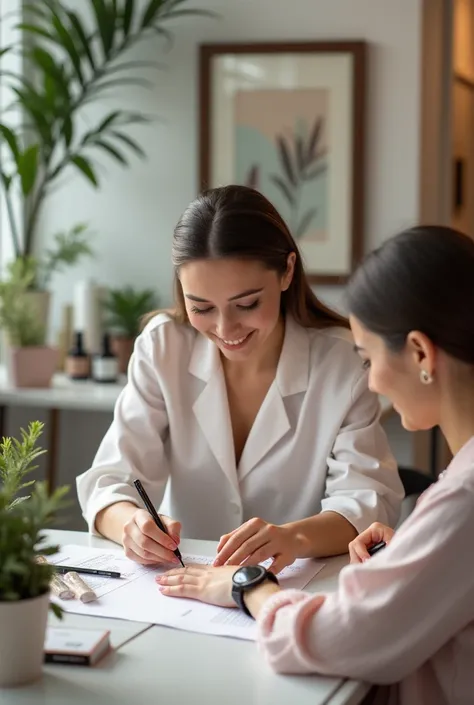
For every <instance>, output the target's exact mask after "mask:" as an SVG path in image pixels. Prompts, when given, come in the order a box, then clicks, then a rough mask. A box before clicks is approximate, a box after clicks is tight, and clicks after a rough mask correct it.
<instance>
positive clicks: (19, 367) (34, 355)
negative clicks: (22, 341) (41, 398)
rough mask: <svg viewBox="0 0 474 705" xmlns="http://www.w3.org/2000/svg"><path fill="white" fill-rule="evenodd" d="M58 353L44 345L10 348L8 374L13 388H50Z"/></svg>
mask: <svg viewBox="0 0 474 705" xmlns="http://www.w3.org/2000/svg"><path fill="white" fill-rule="evenodd" d="M58 355H59V352H58V350H57V349H56V348H50V347H48V346H46V345H42V346H38V347H37V346H31V347H27V348H16V347H13V346H12V347H10V348H9V350H8V358H9V359H8V365H7V367H8V373H9V377H10V381H11V383H12V384H13V386H14V387H41V388H45V387H50V386H51V381H52V379H53V375H54V372H55V370H56V367H57V364H58Z"/></svg>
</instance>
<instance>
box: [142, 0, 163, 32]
mask: <svg viewBox="0 0 474 705" xmlns="http://www.w3.org/2000/svg"><path fill="white" fill-rule="evenodd" d="M163 4H164V3H163V0H150V2H149V3H148V6H147V8H146V9H145V12H144V13H143V17H142V21H141V26H142V27H150V25H152V24H153V23H154V21H155V19H156V15H157V14H158V12H159V11H160V9H161V7H162V5H163Z"/></svg>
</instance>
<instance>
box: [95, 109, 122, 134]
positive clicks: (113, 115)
mask: <svg viewBox="0 0 474 705" xmlns="http://www.w3.org/2000/svg"><path fill="white" fill-rule="evenodd" d="M121 114H122V112H121V111H120V110H114V111H113V112H111V113H109V114H108V115H107V117H106V118H105V119H104V120H102V122H101V123H100V125H99V127H98V128H97V130H96V131H97V132H98V133H100V132H103V131H104V130H105V129H106V128H107V127H109V125H111V124H112V123H113V122H116V121H117V120H118V118H120V116H121Z"/></svg>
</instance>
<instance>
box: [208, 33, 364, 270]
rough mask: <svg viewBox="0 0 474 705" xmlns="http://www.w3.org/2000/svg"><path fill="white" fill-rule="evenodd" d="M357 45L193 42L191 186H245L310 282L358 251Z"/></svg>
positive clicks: (360, 139)
mask: <svg viewBox="0 0 474 705" xmlns="http://www.w3.org/2000/svg"><path fill="white" fill-rule="evenodd" d="M365 56H366V45H365V43H364V42H359V41H357V42H356V41H355V42H324V43H322V42H318V43H290V44H288V43H272V44H207V45H202V46H201V47H200V155H199V157H200V158H199V169H200V174H199V177H200V187H201V189H204V188H213V187H215V186H221V185H224V184H230V183H239V184H246V185H248V186H252V187H253V188H256V189H258V190H259V191H261V192H262V193H263V194H264V195H265V196H267V198H269V200H270V201H271V202H272V203H273V204H274V205H275V206H276V208H277V209H278V210H279V211H280V213H281V214H282V216H283V217H284V218H285V220H286V222H287V223H288V225H289V227H290V229H291V232H292V234H293V236H294V237H295V239H296V241H297V243H298V246H299V247H300V249H301V252H302V254H303V257H304V259H305V263H306V267H307V270H308V272H309V274H310V276H311V280H312V281H315V282H318V283H321V284H335V283H338V284H339V283H344V281H347V278H348V276H349V275H350V273H351V271H352V269H353V267H354V265H355V264H356V263H357V262H358V261H359V259H360V257H361V256H362V253H363V237H362V232H363V210H364V209H363V201H364V101H365V90H364V87H365Z"/></svg>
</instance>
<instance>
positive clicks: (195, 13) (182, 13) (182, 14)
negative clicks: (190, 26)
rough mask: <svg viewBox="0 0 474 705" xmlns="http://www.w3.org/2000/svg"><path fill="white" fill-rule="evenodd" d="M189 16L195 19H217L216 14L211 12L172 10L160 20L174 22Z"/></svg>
mask: <svg viewBox="0 0 474 705" xmlns="http://www.w3.org/2000/svg"><path fill="white" fill-rule="evenodd" d="M190 15H193V16H197V17H211V18H212V19H215V18H216V17H218V15H217V13H216V12H213V11H212V10H173V11H171V12H168V13H166V16H165V17H162V18H161V21H164V20H174V19H176V18H177V17H189V16H190Z"/></svg>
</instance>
